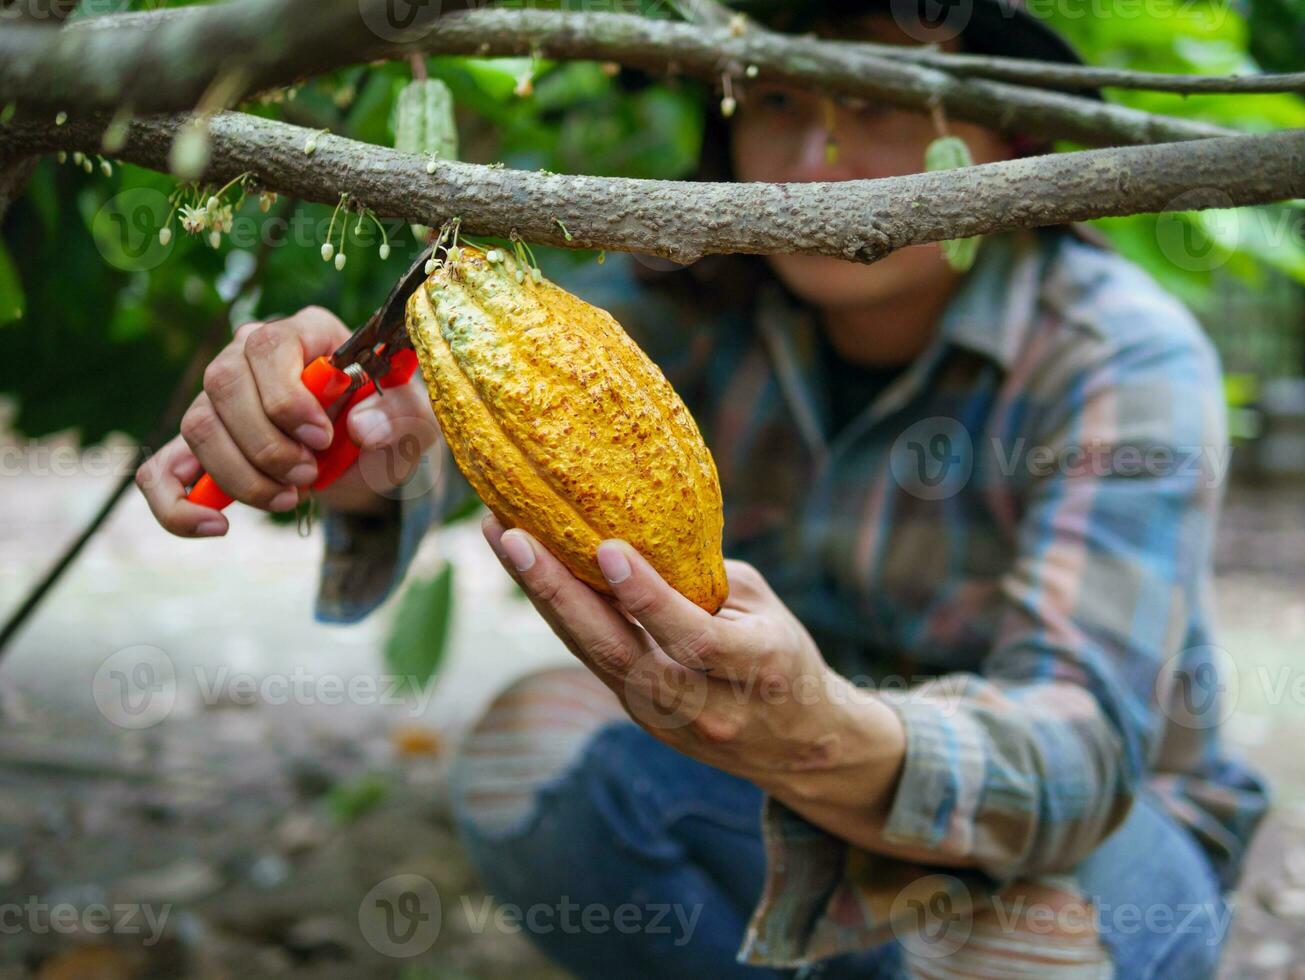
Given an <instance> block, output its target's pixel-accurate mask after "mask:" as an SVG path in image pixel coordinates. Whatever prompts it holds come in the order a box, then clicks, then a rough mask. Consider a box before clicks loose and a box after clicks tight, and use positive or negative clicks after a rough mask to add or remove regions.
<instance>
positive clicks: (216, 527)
mask: <svg viewBox="0 0 1305 980" xmlns="http://www.w3.org/2000/svg"><path fill="white" fill-rule="evenodd" d="M226 529H227V526H226V524H224V523H223V522H222V521H200V524H199V527H197V528H195V534H196V535H198V536H199V537H201V538H211V537H214V536H216V535H219V534H223V533H225V532H226Z"/></svg>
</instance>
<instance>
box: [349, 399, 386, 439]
mask: <svg viewBox="0 0 1305 980" xmlns="http://www.w3.org/2000/svg"><path fill="white" fill-rule="evenodd" d="M390 428H391V427H390V420H389V419H388V418H386V417H385V413H384V412H382V411H381V410H380V409H376V408H365V409H363V410H362V411H361V412H359V411H355V412H354V413H353V431H354V434H355V435H357V437H358V442H359V443H360V444H361V445H364V446H374V445H376V444H378V443H380V442H383V441H384V440H385V437H386V436H388V435H389V433H390Z"/></svg>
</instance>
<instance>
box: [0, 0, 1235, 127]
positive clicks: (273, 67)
mask: <svg viewBox="0 0 1305 980" xmlns="http://www.w3.org/2000/svg"><path fill="white" fill-rule="evenodd" d="M306 2H307V3H314V4H318V5H321V7H322V9H321V11H320V12H318V13H316V14H315V15H314V17H315V18H316V19H317V20H318V21H320V22H321V23H336V22H337V20H338V19H340V18H342V19H343V22H348V23H353V24H354V27H353V29H352V30H348V31H346V32H344V33H343V34H342V33H340V30H339V29H338V28H333V29H331V30H327V31H322V30H320V29H314V30H312V31H304V32H303V33H302V34H300V33H298V32H297V31H296V33H295V35H294V36H293V37H287V34H286V31H285V29H284V27H279V28H278V29H277V30H276V31H275V32H274V36H275V37H276V38H277V39H278V40H279V42H283V43H284V44H285V45H286V53H285V54H284V55H283V56H282V57H281V58H280V59H274V58H273V57H272V56H271V54H270V51H271V48H272V47H274V46H275V45H273V44H271V42H270V40H269V39H268V38H267V37H266V36H264V37H262V38H260V39H259V40H258V41H257V42H251V43H253V44H254V47H253V50H252V51H251V53H250V54H249V55H248V56H247V57H246V58H244V59H243V60H242V62H241V63H240V64H241V71H243V72H244V73H245V76H247V83H246V84H244V85H243V86H240V88H241V89H242V90H243V91H251V90H253V89H255V88H264V87H270V86H274V85H282V84H287V83H289V82H292V81H294V80H296V79H298V78H300V77H303V76H305V75H312V74H318V73H321V72H324V71H328V70H330V69H332V68H336V67H339V66H341V65H344V64H350V63H353V62H356V61H358V60H370V59H373V58H378V57H403V56H406V55H407V54H409V53H411V52H412V51H415V50H421V51H425V52H427V53H431V54H471V55H479V56H498V55H530V54H540V55H544V56H547V57H552V58H559V59H592V60H598V61H615V62H619V63H621V64H625V65H629V66H631V67H635V68H642V69H646V70H649V71H653V72H670V73H675V72H687V73H689V74H692V75H696V76H698V77H700V78H704V79H707V80H716V79H719V78H720V77H721V75H723V74H729V75H731V76H735V77H736V78H737V79H738V81H739V83H740V84H742V80H743V78H744V74H745V69H746V68H747V67H748V66H750V65H755V66H756V68H757V70H758V73H759V76H760V77H761V78H763V79H768V80H771V81H779V82H785V83H789V84H794V85H800V86H805V87H816V88H820V89H823V90H827V91H832V92H839V93H843V94H847V95H854V96H859V97H862V98H867V99H874V100H876V101H882V102H886V103H889V104H892V105H897V106H901V107H904V108H908V109H915V110H919V111H929V110H931V109H932V108H933V107H934V106H935V105H940V106H941V107H942V108H943V109H945V110H946V112H947V113H948V115H949V116H951V117H952V118H955V119H964V120H968V121H970V122H975V123H979V124H981V125H984V126H987V127H989V128H991V129H994V130H997V131H998V132H1002V133H1005V134H1008V135H1017V134H1018V135H1026V136H1032V137H1037V138H1041V139H1067V140H1074V141H1076V142H1079V143H1083V144H1085V145H1089V146H1103V145H1127V144H1142V143H1154V142H1170V141H1176V140H1188V139H1201V138H1206V137H1212V136H1221V135H1229V132H1230V131H1229V130H1226V129H1222V128H1220V127H1217V126H1211V125H1207V124H1204V123H1198V122H1191V121H1188V120H1183V119H1175V118H1172V117H1168V116H1158V115H1153V114H1151V113H1146V112H1142V111H1140V110H1136V109H1129V108H1126V107H1123V106H1116V105H1107V104H1105V103H1101V102H1098V101H1096V100H1094V99H1089V98H1084V97H1081V96H1076V95H1069V94H1065V93H1063V92H1047V91H1040V90H1037V89H1029V88H1024V87H1022V86H1018V85H1011V84H1008V83H1005V82H998V81H990V80H987V79H978V78H975V79H962V78H956V77H954V76H952V75H950V74H948V73H947V72H945V71H940V70H938V69H937V68H933V67H930V66H928V65H924V64H912V63H909V62H906V61H903V60H900V59H896V60H895V59H892V58H888V57H884V56H881V55H878V54H875V53H873V52H871V51H868V50H866V49H865V46H864V45H858V44H849V43H845V42H833V41H822V40H817V39H815V38H809V37H793V36H790V35H785V34H779V33H776V32H773V31H767V30H763V29H761V28H759V27H757V26H756V25H753V24H749V27H748V29H747V30H746V31H744V33H743V34H742V35H736V33H735V32H733V31H731V30H730V29H729V28H728V27H716V26H707V25H695V24H683V23H679V22H675V21H665V20H653V19H650V18H645V17H637V16H632V15H628V14H607V13H565V12H559V11H547V10H529V9H522V10H494V9H487V10H475V11H466V12H463V13H456V14H447V15H445V16H444V17H442V18H440V19H439V20H438V21H436V22H435V23H434V24H433V27H431V28H430V29H428V30H425V31H423V30H415V31H414V36H417V35H423V36H420V37H419V38H418V39H417V40H414V41H411V42H409V43H407V44H404V43H396V42H392V41H388V40H386V39H384V38H381V37H378V36H377V35H376V34H375V33H373V32H371V31H370V30H368V29H367V28H366V26H365V24H364V25H361V26H360V25H358V24H356V23H355V22H356V21H357V20H358V19H359V15H358V13H357V10H358V7H357V5H356V4H352V5H350V6H351V7H352V10H353V13H352V14H350V13H349V12H347V11H346V12H344V13H336V14H335V15H334V18H336V19H333V17H332V16H331V13H330V11H331V9H338V4H339V3H340V2H342V0H275V6H276V7H278V8H283V7H287V6H294V7H296V9H297V6H298V5H299V4H303V3H306ZM362 2H363V5H364V6H366V4H368V3H383V2H384V0H362ZM433 6H438V5H433ZM251 7H258V8H260V9H263V8H264V7H265V4H263V3H261V2H258V0H238V2H237V3H235V4H230V5H224V6H218V7H196V8H190V7H185V8H180V9H177V10H172V11H166V12H165V11H159V12H156V13H149V14H135V15H121V16H113V17H101V18H94V19H92V20H88V21H85V22H84V23H85V24H87V25H91V24H98V26H97V27H95V28H94V29H91V28H89V27H77V28H75V29H70V30H68V31H66V32H64V37H65V38H72V39H73V40H59V41H58V43H55V42H54V41H52V40H51V39H50V38H48V37H45V36H43V35H45V34H46V33H48V32H41V31H39V29H35V28H22V27H12V28H9V29H8V30H7V31H6V32H4V33H2V34H0V103H3V102H5V101H7V100H12V99H18V100H19V102H20V104H22V105H24V106H27V105H28V104H30V103H35V104H37V105H40V106H44V107H45V108H47V109H50V110H52V111H54V110H59V109H62V110H66V111H71V110H72V109H75V108H83V109H90V108H94V107H117V106H119V105H122V104H130V105H132V106H133V107H134V108H135V109H136V110H137V111H142V112H143V111H146V110H151V111H154V110H160V111H161V110H170V109H183V108H191V107H193V106H194V105H195V103H196V101H197V99H198V98H199V97H200V96H201V95H202V93H203V92H204V91H205V90H206V89H207V86H208V85H210V84H212V82H213V80H214V79H215V78H216V77H217V76H218V74H219V73H220V72H222V71H227V70H229V68H228V67H225V62H223V60H222V59H221V58H220V57H216V56H215V55H214V52H215V51H221V50H223V49H225V50H228V51H229V50H241V47H240V45H241V44H242V43H244V42H242V41H241V40H239V39H240V38H244V37H246V36H248V35H253V36H257V35H258V31H259V29H260V28H256V27H255V26H253V25H254V23H255V21H256V23H257V24H258V25H263V24H264V23H265V22H264V20H263V19H262V18H261V17H258V18H254V17H253V14H254V11H253V10H252V9H251V10H245V8H251ZM234 8H240V9H241V10H242V11H244V13H245V15H246V17H247V18H252V19H245V20H237V21H230V18H229V15H226V14H224V13H222V12H224V11H227V10H230V9H234ZM215 19H216V20H217V21H218V22H221V23H224V24H225V27H221V30H222V31H223V38H224V39H223V40H222V41H221V43H218V42H217V41H215V40H214V39H213V37H212V36H211V35H210V34H208V33H206V32H207V31H209V30H218V29H219V24H218V23H214V21H215ZM228 21H229V22H228ZM142 25H149V30H148V31H146V32H142V30H141V27H142ZM34 31H35V32H36V34H34V33H33V32H34ZM37 35H42V36H37ZM323 36H325V37H327V38H329V40H323V39H322V38H323ZM179 65H180V66H183V68H184V73H183V74H182V76H181V77H178V78H174V77H173V76H174V74H175V73H176V72H177V66H179ZM165 75H166V76H167V77H168V79H169V81H168V84H167V85H166V86H165V85H159V84H158V79H159V78H160V77H163V76H165Z"/></svg>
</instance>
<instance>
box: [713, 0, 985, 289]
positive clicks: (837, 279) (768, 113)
mask: <svg viewBox="0 0 1305 980" xmlns="http://www.w3.org/2000/svg"><path fill="white" fill-rule="evenodd" d="M855 33H856V34H857V36H859V37H863V38H864V37H866V36H867V35H868V36H870V37H873V39H874V40H877V41H887V42H890V43H895V42H901V41H904V40H906V38H905V35H902V34H901V33H900V31H898V30H897V29H896V27H895V25H894V24H893V23H892V21H891V20H888V19H884V18H867V19H866V21H864V22H862V23H861V24H859V25H857V30H856V31H855ZM844 35H846V32H844ZM949 129H950V132H951V134H952V135H955V136H959V137H961V138H962V139H963V140H965V142H966V143H967V144H968V145H969V148H970V152H971V153H972V154H973V156H974V160H975V162H976V163H988V162H991V161H995V160H1003V159H1007V158H1009V157H1010V155H1011V151H1010V147H1009V145H1008V144H1007V143H1006V142H1005V141H1004V140H1002V139H1001V138H1000V137H999V136H997V135H996V134H995V133H992V132H991V131H989V130H986V129H983V128H981V127H979V126H974V125H970V124H968V123H958V122H952V123H950V126H949ZM937 136H938V133H937V131H936V130H935V128H934V124H933V121H932V120H931V119H930V118H929V117H928V116H925V115H922V114H919V113H915V112H906V111H902V110H898V109H894V108H892V107H889V106H886V105H881V104H872V103H864V102H862V103H856V102H849V101H844V102H841V103H835V102H834V101H833V100H832V99H830V98H829V97H827V96H824V95H821V94H817V93H815V92H812V91H806V90H799V89H791V88H783V87H780V86H777V85H768V84H766V83H765V82H764V80H763V81H762V82H760V83H751V84H749V85H748V86H747V90H746V92H745V95H744V98H743V99H742V100H741V103H740V106H739V110H738V113H737V114H736V116H735V118H734V120H733V123H732V127H731V141H730V146H731V156H732V160H733V165H734V174H735V177H736V178H737V179H738V180H741V181H766V182H772V183H788V182H795V183H803V182H807V181H835V180H856V179H871V178H877V177H896V176H901V175H904V174H913V173H919V172H920V171H922V170H923V169H924V153H925V149H926V148H927V147H928V145H929V144H930V143H931V142H932V141H933V140H934V139H936V138H937ZM831 144H832V146H833V147H834V148H835V149H833V150H831V149H830V147H831ZM769 261H770V263H771V266H772V268H774V270H775V272H776V274H777V275H778V276H779V278H780V279H781V280H782V281H783V282H784V283H785V285H787V286H788V287H789V288H790V289H791V290H793V292H794V293H796V294H797V295H799V296H801V297H802V298H803V299H805V300H807V301H808V302H810V303H812V304H814V305H816V306H818V307H821V308H824V309H830V310H837V309H840V308H844V307H849V306H860V305H865V304H878V303H884V302H888V301H891V300H893V299H894V298H895V297H897V296H900V295H901V294H902V293H904V292H906V291H908V290H915V289H933V290H937V289H946V288H948V287H949V286H950V285H951V284H953V283H954V281H955V279H956V276H955V274H954V273H952V272H951V270H950V268H949V267H948V266H947V263H946V260H945V259H944V258H943V257H942V252H941V250H940V249H939V248H938V246H937V245H921V246H914V247H910V248H905V249H901V250H899V251H897V252H895V253H893V254H892V255H890V256H889V257H887V258H885V259H883V260H881V261H879V262H876V263H874V264H873V265H865V264H863V263H858V262H847V261H844V260H842V259H833V258H826V257H824V256H810V255H775V256H771V257H770V259H769Z"/></svg>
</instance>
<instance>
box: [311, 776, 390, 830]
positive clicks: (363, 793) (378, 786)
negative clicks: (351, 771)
mask: <svg viewBox="0 0 1305 980" xmlns="http://www.w3.org/2000/svg"><path fill="white" fill-rule="evenodd" d="M389 793H390V782H389V780H388V779H386V778H385V777H384V776H382V775H381V774H379V773H371V772H369V773H367V774H365V775H363V776H360V777H358V778H357V779H355V780H353V781H352V782H349V783H342V784H340V785H339V786H335V787H333V788H332V789H331V791H330V792H329V793H328V794H327V796H326V808H327V809H328V810H330V811H331V816H333V817H334V818H335V820H336V822H337V823H342V824H346V823H352V822H353V821H355V820H357V819H358V818H359V817H361V816H362V815H363V814H364V813H366V812H367V811H368V810H371V809H374V808H375V807H376V806H377V805H378V804H380V803H381V802H382V801H383V800H384V799H385V797H386V796H388V795H389Z"/></svg>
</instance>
